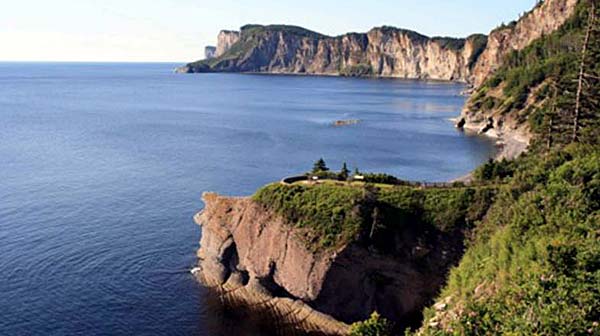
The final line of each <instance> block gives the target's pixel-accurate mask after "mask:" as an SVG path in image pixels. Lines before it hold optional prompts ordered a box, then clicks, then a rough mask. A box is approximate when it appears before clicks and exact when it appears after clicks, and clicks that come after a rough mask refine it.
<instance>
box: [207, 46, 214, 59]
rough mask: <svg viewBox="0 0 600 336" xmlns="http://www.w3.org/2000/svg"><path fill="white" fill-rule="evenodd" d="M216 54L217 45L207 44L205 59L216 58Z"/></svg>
mask: <svg viewBox="0 0 600 336" xmlns="http://www.w3.org/2000/svg"><path fill="white" fill-rule="evenodd" d="M216 54H217V47H213V46H206V47H205V48H204V58H205V59H211V58H215V55H216Z"/></svg>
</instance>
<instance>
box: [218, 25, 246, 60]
mask: <svg viewBox="0 0 600 336" xmlns="http://www.w3.org/2000/svg"><path fill="white" fill-rule="evenodd" d="M239 39H240V33H239V32H236V31H230V30H222V31H221V32H219V35H218V36H217V50H216V52H215V57H221V56H223V54H225V53H226V52H227V51H229V49H231V46H233V45H234V44H236V43H237V42H238V41H239Z"/></svg>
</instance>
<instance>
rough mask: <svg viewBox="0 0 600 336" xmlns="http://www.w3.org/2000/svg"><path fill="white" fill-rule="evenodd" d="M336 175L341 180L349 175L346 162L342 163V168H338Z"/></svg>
mask: <svg viewBox="0 0 600 336" xmlns="http://www.w3.org/2000/svg"><path fill="white" fill-rule="evenodd" d="M338 177H339V179H340V180H341V181H346V180H347V179H348V177H350V170H349V169H348V165H346V162H344V164H343V165H342V170H340V173H339V175H338Z"/></svg>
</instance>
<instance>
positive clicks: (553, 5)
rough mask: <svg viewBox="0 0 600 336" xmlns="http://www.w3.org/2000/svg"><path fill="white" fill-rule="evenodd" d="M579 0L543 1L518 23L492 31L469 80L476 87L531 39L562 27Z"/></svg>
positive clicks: (531, 40)
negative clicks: (509, 55)
mask: <svg viewBox="0 0 600 336" xmlns="http://www.w3.org/2000/svg"><path fill="white" fill-rule="evenodd" d="M578 1H579V0H545V1H542V2H540V3H539V4H538V5H537V6H536V7H535V8H534V9H533V10H531V11H530V12H528V13H527V14H525V15H524V16H523V17H521V18H520V19H519V20H518V21H515V22H513V23H512V24H510V25H508V26H502V27H500V28H497V29H495V30H493V31H492V32H491V33H490V35H489V37H488V45H487V47H486V48H485V50H484V51H483V53H482V54H481V56H480V57H479V58H478V61H477V63H476V64H475V68H474V69H473V78H472V81H473V83H474V84H475V85H480V84H481V83H483V81H484V80H485V79H486V78H488V76H489V75H490V74H491V73H493V72H494V70H496V69H497V68H498V67H499V66H500V65H501V64H502V61H503V59H504V57H505V56H506V55H507V54H508V53H510V52H511V51H513V50H521V49H523V48H525V47H527V46H528V45H529V44H530V43H531V42H533V41H534V40H536V39H538V38H540V37H542V36H543V35H547V34H550V33H552V32H553V31H555V30H556V29H558V28H559V27H560V26H562V25H563V24H564V23H565V21H567V19H568V18H569V17H571V16H572V15H573V13H574V12H575V7H576V5H577V3H578Z"/></svg>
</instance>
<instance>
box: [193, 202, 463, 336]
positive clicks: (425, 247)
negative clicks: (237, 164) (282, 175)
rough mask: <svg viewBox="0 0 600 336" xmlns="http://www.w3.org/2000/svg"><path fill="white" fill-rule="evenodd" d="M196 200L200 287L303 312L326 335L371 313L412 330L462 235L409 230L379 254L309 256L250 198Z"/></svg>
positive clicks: (365, 250) (363, 246)
mask: <svg viewBox="0 0 600 336" xmlns="http://www.w3.org/2000/svg"><path fill="white" fill-rule="evenodd" d="M203 199H204V202H205V204H206V207H205V209H204V210H203V211H202V212H201V213H200V214H198V215H197V216H196V218H195V219H196V222H198V223H199V224H200V225H201V226H202V241H201V242H200V246H201V248H200V250H199V252H198V257H199V258H200V260H201V263H200V265H201V271H200V274H201V275H202V278H203V279H204V280H203V281H204V282H205V283H208V284H209V285H211V286H212V287H215V288H223V286H225V287H227V286H229V287H231V286H232V284H234V285H233V287H234V288H237V290H238V293H240V294H241V293H243V294H242V296H243V297H245V298H246V299H247V300H250V301H252V298H248V296H249V295H250V296H252V295H258V296H259V297H260V298H261V299H260V300H258V301H261V302H264V301H265V299H264V297H265V296H266V297H269V298H274V299H276V300H288V301H284V302H288V303H289V302H294V303H295V305H296V307H304V308H303V309H305V310H304V311H305V312H306V311H309V312H310V314H307V313H305V315H306V318H305V319H304V320H303V321H304V322H303V323H308V324H313V325H318V326H320V327H319V328H320V331H321V332H323V331H327V332H326V334H337V333H343V332H344V331H345V330H346V329H347V325H346V324H344V323H351V322H355V321H359V320H363V319H365V318H367V317H368V316H369V315H370V314H371V313H372V312H373V311H375V310H377V311H378V312H380V313H381V314H383V315H384V316H386V317H388V318H391V319H394V320H397V321H401V323H405V324H407V325H408V324H411V323H418V321H420V318H421V316H420V312H421V309H422V308H423V307H424V306H425V305H426V304H428V303H430V300H431V299H432V298H433V297H434V296H435V295H436V294H437V290H438V289H439V288H440V286H441V285H442V284H443V282H444V278H445V274H446V271H447V269H448V268H449V267H450V266H451V265H453V264H454V263H455V262H457V260H458V258H459V257H460V254H461V252H462V238H463V237H462V233H460V232H453V233H441V232H436V231H435V230H433V231H432V230H425V229H419V228H417V227H407V228H406V229H403V230H401V231H399V232H395V233H394V234H393V236H394V238H393V240H394V244H392V245H393V248H391V249H387V250H385V249H380V248H378V247H376V244H371V243H366V242H364V241H363V242H360V241H356V242H354V243H351V244H349V245H347V246H344V247H343V248H340V249H338V250H325V251H313V250H311V249H310V248H309V247H308V245H307V244H306V242H304V241H303V240H302V239H301V238H300V237H301V232H300V231H299V229H296V228H294V227H293V225H292V223H287V222H286V221H285V220H284V219H283V218H281V217H280V216H277V215H275V214H273V213H271V212H270V211H269V210H267V209H265V208H264V207H263V206H261V205H259V204H258V203H256V202H254V201H253V200H252V199H250V198H228V197H222V196H218V195H216V194H212V193H206V194H204V196H203ZM386 239H389V235H388V237H386ZM249 293H255V294H249ZM290 316H294V314H291V315H290ZM315 321H316V322H315ZM338 321H341V322H338Z"/></svg>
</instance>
